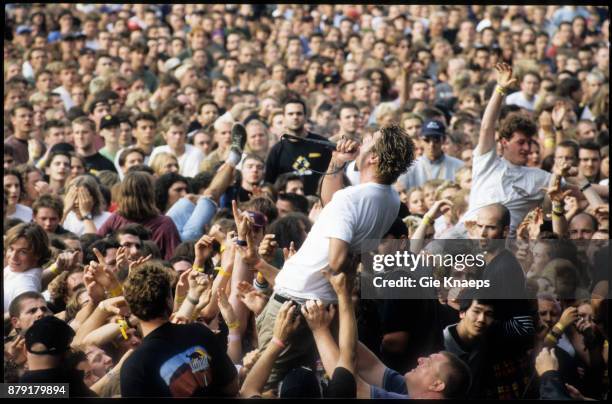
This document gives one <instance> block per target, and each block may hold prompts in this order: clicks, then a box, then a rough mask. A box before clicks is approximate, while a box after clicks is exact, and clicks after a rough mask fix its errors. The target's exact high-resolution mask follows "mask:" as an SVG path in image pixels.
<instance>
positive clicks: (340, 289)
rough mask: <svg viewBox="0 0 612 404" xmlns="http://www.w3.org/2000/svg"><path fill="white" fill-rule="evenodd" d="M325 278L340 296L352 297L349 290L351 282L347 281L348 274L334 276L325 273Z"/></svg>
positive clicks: (341, 273)
mask: <svg viewBox="0 0 612 404" xmlns="http://www.w3.org/2000/svg"><path fill="white" fill-rule="evenodd" d="M325 277H326V278H327V280H328V281H329V283H331V285H332V287H333V288H334V291H335V292H336V294H337V295H338V297H340V296H350V295H351V291H350V290H349V289H348V285H349V282H348V281H347V279H346V274H345V273H343V272H340V273H338V274H335V275H332V274H331V273H330V272H329V271H327V272H325Z"/></svg>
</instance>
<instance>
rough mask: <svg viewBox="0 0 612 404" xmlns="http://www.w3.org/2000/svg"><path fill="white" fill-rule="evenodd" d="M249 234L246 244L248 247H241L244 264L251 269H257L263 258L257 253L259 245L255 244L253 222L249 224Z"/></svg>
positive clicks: (247, 234)
mask: <svg viewBox="0 0 612 404" xmlns="http://www.w3.org/2000/svg"><path fill="white" fill-rule="evenodd" d="M246 227H247V233H246V242H247V246H246V248H245V247H241V251H242V257H241V258H242V262H244V263H245V264H246V265H248V266H249V267H250V269H253V270H254V269H255V267H254V266H255V265H257V263H258V262H259V260H260V259H261V257H260V256H259V254H258V252H257V245H256V244H255V237H254V235H253V226H252V223H251V222H247V226H246Z"/></svg>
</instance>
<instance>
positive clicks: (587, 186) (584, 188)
mask: <svg viewBox="0 0 612 404" xmlns="http://www.w3.org/2000/svg"><path fill="white" fill-rule="evenodd" d="M590 186H591V183H590V182H587V183H586V184H585V185H583V186H582V187H581V188H580V192H584V191H586V190H587V189H589V187H590Z"/></svg>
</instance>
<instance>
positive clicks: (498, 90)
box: [495, 85, 506, 96]
mask: <svg viewBox="0 0 612 404" xmlns="http://www.w3.org/2000/svg"><path fill="white" fill-rule="evenodd" d="M495 92H496V93H498V94H501V95H502V96H504V95H506V89H505V88H504V87H502V86H500V85H498V86H496V87H495Z"/></svg>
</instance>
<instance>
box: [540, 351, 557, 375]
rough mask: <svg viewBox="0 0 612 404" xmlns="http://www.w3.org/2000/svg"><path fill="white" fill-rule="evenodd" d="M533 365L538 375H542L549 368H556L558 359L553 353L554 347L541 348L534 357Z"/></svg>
mask: <svg viewBox="0 0 612 404" xmlns="http://www.w3.org/2000/svg"><path fill="white" fill-rule="evenodd" d="M535 367H536V371H537V372H538V375H539V376H542V375H543V374H544V373H546V372H547V371H549V370H558V369H559V361H558V360H557V356H556V355H555V350H554V348H542V351H540V353H539V354H538V356H537V357H536V362H535Z"/></svg>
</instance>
